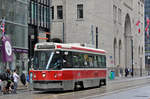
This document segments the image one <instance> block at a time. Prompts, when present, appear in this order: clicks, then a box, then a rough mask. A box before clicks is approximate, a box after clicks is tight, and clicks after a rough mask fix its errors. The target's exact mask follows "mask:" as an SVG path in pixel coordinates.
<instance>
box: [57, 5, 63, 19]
mask: <svg viewBox="0 0 150 99" xmlns="http://www.w3.org/2000/svg"><path fill="white" fill-rule="evenodd" d="M57 19H63V7H62V6H57Z"/></svg>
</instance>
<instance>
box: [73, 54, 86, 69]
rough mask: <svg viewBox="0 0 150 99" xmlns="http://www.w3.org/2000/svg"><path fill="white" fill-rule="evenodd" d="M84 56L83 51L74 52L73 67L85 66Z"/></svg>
mask: <svg viewBox="0 0 150 99" xmlns="http://www.w3.org/2000/svg"><path fill="white" fill-rule="evenodd" d="M83 60H84V58H83V54H81V53H75V52H73V53H72V62H73V67H75V68H76V67H78V68H82V67H83V66H84V61H83Z"/></svg>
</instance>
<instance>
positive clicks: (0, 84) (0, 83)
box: [0, 79, 2, 93]
mask: <svg viewBox="0 0 150 99" xmlns="http://www.w3.org/2000/svg"><path fill="white" fill-rule="evenodd" d="M1 92H2V80H1V79H0V93H1Z"/></svg>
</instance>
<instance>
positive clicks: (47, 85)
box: [33, 81, 63, 91]
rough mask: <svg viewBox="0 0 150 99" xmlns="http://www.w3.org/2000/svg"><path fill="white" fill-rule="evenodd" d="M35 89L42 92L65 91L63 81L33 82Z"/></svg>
mask: <svg viewBox="0 0 150 99" xmlns="http://www.w3.org/2000/svg"><path fill="white" fill-rule="evenodd" d="M33 89H34V90H41V91H55V90H56V91H57V90H63V85H62V81H33Z"/></svg>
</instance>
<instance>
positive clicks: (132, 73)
mask: <svg viewBox="0 0 150 99" xmlns="http://www.w3.org/2000/svg"><path fill="white" fill-rule="evenodd" d="M131 58H132V72H131V75H132V77H133V75H134V68H133V39H132V38H131Z"/></svg>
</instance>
